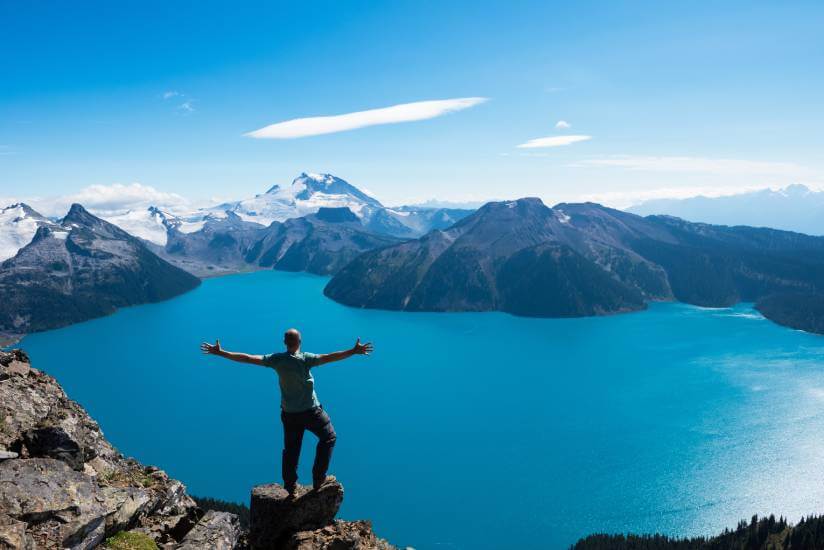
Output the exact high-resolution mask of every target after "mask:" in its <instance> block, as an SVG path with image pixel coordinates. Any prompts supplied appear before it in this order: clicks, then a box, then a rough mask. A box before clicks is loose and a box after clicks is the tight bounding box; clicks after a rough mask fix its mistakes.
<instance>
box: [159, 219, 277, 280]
mask: <svg viewBox="0 0 824 550" xmlns="http://www.w3.org/2000/svg"><path fill="white" fill-rule="evenodd" d="M191 227H193V226H192V225H189V228H191ZM187 229H188V228H187ZM265 233H266V228H265V227H263V226H262V225H260V224H257V223H254V222H247V221H244V220H243V219H242V218H241V217H240V216H238V215H237V214H235V213H234V212H228V213H227V214H226V215H225V216H222V217H218V216H207V217H205V218H204V219H203V221H202V224H201V226H200V228H199V229H197V230H196V231H189V232H187V231H184V228H183V227H182V226H181V225H180V224H170V225H169V227H168V234H167V239H166V243H165V245H164V246H156V245H153V246H151V248H152V250H154V251H155V253H157V254H158V255H159V256H160V257H162V258H163V259H165V260H167V261H168V262H170V263H172V264H174V265H176V266H178V267H180V268H181V269H185V270H186V271H188V272H190V273H192V274H194V275H197V276H199V277H204V276H213V275H220V274H226V273H237V272H241V271H249V270H250V269H254V268H255V266H253V265H249V263H248V262H247V261H246V254H247V253H248V251H249V249H250V248H251V247H252V246H253V245H254V243H255V242H257V241H259V240H260V239H261V238H263V235H264V234H265Z"/></svg>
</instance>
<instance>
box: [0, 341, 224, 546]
mask: <svg viewBox="0 0 824 550" xmlns="http://www.w3.org/2000/svg"><path fill="white" fill-rule="evenodd" d="M0 457H8V458H0V547H3V548H24V549H26V548H38V549H39V548H78V549H79V548H93V547H95V546H97V545H99V544H100V543H102V542H103V541H104V540H105V539H106V538H107V537H109V536H112V535H114V534H116V533H118V532H120V531H127V530H136V531H139V532H142V533H144V534H146V535H148V536H149V537H150V538H152V539H153V540H154V541H155V542H156V543H157V544H158V545H159V546H161V547H165V548H174V547H177V546H178V545H179V544H180V543H182V542H183V543H185V541H186V540H187V537H190V539H189V541H190V545H189V546H186V548H195V547H196V546H192V545H191V541H192V540H204V539H205V538H207V535H208V534H210V533H213V532H215V531H220V532H221V533H228V535H224V536H223V538H222V539H221V540H226V539H228V538H231V537H234V539H233V540H232V541H230V542H229V543H225V544H224V545H223V546H219V547H221V548H234V547H236V546H237V545H238V544H239V541H240V531H239V529H235V530H234V531H231V530H227V529H224V528H222V527H220V528H218V527H217V525H218V523H221V522H222V523H228V524H232V521H231V520H228V519H227V518H225V517H222V518H221V521H220V522H217V523H216V522H215V519H214V515H211V516H210V515H208V514H207V515H206V516H204V515H203V511H202V510H200V509H198V507H197V505H196V504H195V502H194V501H193V500H192V499H191V498H190V497H189V495H188V494H187V493H186V488H185V487H184V486H183V484H182V483H180V482H179V481H177V480H174V479H170V478H169V476H168V475H166V473H165V472H163V471H162V470H159V469H158V468H155V467H152V466H148V467H146V466H143V465H142V464H140V463H138V462H137V461H135V460H133V459H128V458H126V457H124V456H123V455H121V454H120V453H119V452H117V450H116V449H114V447H112V446H111V444H110V443H109V442H108V441H107V440H106V438H105V437H104V436H103V433H102V432H101V431H100V428H99V426H98V425H97V423H96V422H95V421H94V420H92V418H90V417H89V415H88V414H87V413H86V411H85V410H84V409H83V408H82V407H81V406H80V405H78V404H77V403H75V402H74V401H72V400H70V399H69V398H68V397H67V396H66V394H65V393H64V392H63V390H62V388H61V387H60V386H59V384H58V383H57V382H56V381H55V379H54V378H52V377H51V376H48V375H46V374H44V373H42V372H40V371H38V370H37V369H34V368H32V367H31V366H30V364H29V360H28V357H27V356H26V354H25V353H24V352H22V351H20V350H15V351H13V352H10V353H7V352H0ZM204 521H205V522H206V523H204ZM236 523H237V522H236V519H235V522H234V524H235V526H236ZM200 533H203V535H201V534H200ZM191 537H194V538H191ZM218 538H220V537H218ZM218 538H215V539H214V540H218ZM201 547H202V548H215V547H218V546H213V545H212V544H208V545H206V546H201Z"/></svg>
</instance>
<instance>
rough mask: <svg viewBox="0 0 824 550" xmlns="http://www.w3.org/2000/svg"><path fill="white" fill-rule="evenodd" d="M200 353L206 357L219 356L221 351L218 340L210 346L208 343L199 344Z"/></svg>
mask: <svg viewBox="0 0 824 550" xmlns="http://www.w3.org/2000/svg"><path fill="white" fill-rule="evenodd" d="M200 351H202V352H203V353H205V354H207V355H220V353H221V352H222V351H223V350H222V349H221V348H220V340H215V343H214V344H210V343H209V342H203V343H202V344H200Z"/></svg>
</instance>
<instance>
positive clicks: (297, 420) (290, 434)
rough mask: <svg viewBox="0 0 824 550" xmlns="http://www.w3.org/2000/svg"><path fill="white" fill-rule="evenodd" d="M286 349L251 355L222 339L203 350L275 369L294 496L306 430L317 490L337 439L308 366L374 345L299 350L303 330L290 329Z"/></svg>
mask: <svg viewBox="0 0 824 550" xmlns="http://www.w3.org/2000/svg"><path fill="white" fill-rule="evenodd" d="M283 343H284V344H285V345H286V352H284V353H272V354H270V355H249V354H246V353H235V352H231V351H226V350H224V349H223V348H221V347H220V340H217V341H216V342H215V343H214V344H209V343H206V342H204V343H203V344H201V346H200V349H201V350H202V351H203V353H206V354H211V355H218V356H220V357H225V358H226V359H231V360H232V361H237V362H239V363H251V364H252V365H261V366H264V367H270V368H273V369H275V371H276V372H277V373H278V381H279V383H280V396H281V400H280V407H281V413H280V419H281V421H282V422H283V461H282V464H281V467H282V472H283V484H284V486H285V487H286V490H287V491H289V494H290V495H291V496H293V497H294V495H295V490H296V489H297V481H298V459H299V458H300V446H301V443H302V442H303V432H304V431H305V430H309V431H310V432H312V433H313V434H315V435H316V436H317V438H318V446H317V449H316V450H315V463H314V465H313V467H312V487H313V488H314V489H315V490H317V489H319V488H320V486H321V485H322V484H323V483H324V482H325V481H326V479H327V477H326V471H327V470H328V469H329V460H330V459H331V458H332V449H333V448H334V446H335V441H336V439H337V437H336V435H335V428H334V427H332V421H331V420H330V419H329V415H328V414H326V411H324V410H323V407H321V405H320V402H319V401H318V396H317V395H316V394H315V379H314V378H312V373H311V372H309V369H310V368H312V367H316V366H319V365H325V364H326V363H331V362H333V361H340V360H341V359H346V358H348V357H351V356H353V355H369V354H370V353H372V344H371V343H366V344H361V343H360V338H358V340H357V342H355V345H354V347H352V349H348V350H345V351H336V352H334V353H326V354H323V355H318V354H315V353H307V352H303V351H301V350H300V344H301V337H300V332H298V331H297V330H296V329H293V328H290V329H289V330H287V331H286V333H285V334H284V335H283Z"/></svg>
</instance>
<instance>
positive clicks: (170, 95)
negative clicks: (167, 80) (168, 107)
mask: <svg viewBox="0 0 824 550" xmlns="http://www.w3.org/2000/svg"><path fill="white" fill-rule="evenodd" d="M182 95H183V94H181V93H180V92H177V91H175V90H168V91H166V92H163V99H172V98H173V97H178V96H182Z"/></svg>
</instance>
